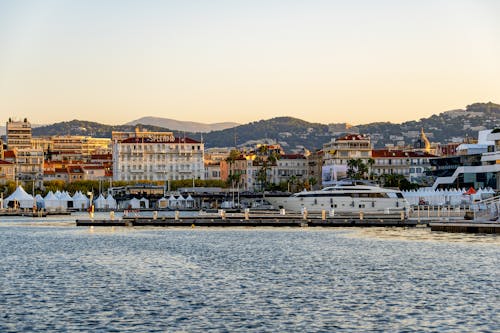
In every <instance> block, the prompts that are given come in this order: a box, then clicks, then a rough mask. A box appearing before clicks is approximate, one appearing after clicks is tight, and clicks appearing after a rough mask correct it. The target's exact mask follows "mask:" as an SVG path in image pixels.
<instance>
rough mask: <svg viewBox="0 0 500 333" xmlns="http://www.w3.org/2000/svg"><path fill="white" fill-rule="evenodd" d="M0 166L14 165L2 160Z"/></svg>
mask: <svg viewBox="0 0 500 333" xmlns="http://www.w3.org/2000/svg"><path fill="white" fill-rule="evenodd" d="M0 164H2V165H14V163H11V162H7V161H4V160H0Z"/></svg>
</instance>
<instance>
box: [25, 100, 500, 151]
mask: <svg viewBox="0 0 500 333" xmlns="http://www.w3.org/2000/svg"><path fill="white" fill-rule="evenodd" d="M142 127H143V128H144V129H147V130H151V131H165V130H170V129H168V128H163V127H160V126H152V125H143V126H142ZM495 127H500V105H498V104H494V103H475V104H471V105H468V106H467V107H466V108H465V109H464V110H452V111H447V112H443V113H440V114H438V115H433V116H431V117H428V118H422V119H420V120H414V121H408V122H404V123H401V124H394V123H390V122H377V123H370V124H364V125H357V126H354V127H349V126H348V125H346V124H328V125H325V124H318V123H309V122H307V121H304V120H300V119H296V118H291V117H278V118H272V119H268V120H260V121H255V122H252V123H248V124H245V125H239V126H236V127H233V128H229V129H224V130H219V131H211V132H208V133H203V134H201V133H199V132H188V131H179V130H177V131H173V132H174V135H177V136H179V135H186V136H189V137H191V138H193V139H197V140H200V138H201V137H203V141H204V142H205V146H206V147H207V148H211V147H234V146H235V145H237V146H239V147H241V146H253V145H254V144H255V143H259V142H279V143H280V144H281V145H282V146H283V147H284V149H285V150H286V151H287V152H291V151H293V150H300V149H302V148H307V149H310V150H314V149H320V148H321V147H322V145H323V143H326V142H328V141H330V140H331V139H332V138H333V137H336V136H338V135H341V134H342V133H347V132H354V133H363V134H369V135H370V136H371V138H372V141H373V143H374V146H375V147H384V146H385V145H387V144H412V143H413V142H414V141H415V139H416V138H417V137H418V136H419V133H420V130H421V129H422V128H423V129H424V131H425V133H426V135H427V137H428V138H429V140H430V141H431V142H441V143H446V142H451V141H457V140H460V139H461V138H464V137H465V136H469V137H477V132H478V131H479V130H483V129H489V128H495ZM134 129H135V125H120V126H111V125H102V124H98V123H94V122H88V121H79V120H73V121H70V122H62V123H57V124H53V125H49V126H42V127H39V128H35V129H33V135H35V136H48V135H66V134H71V135H88V136H94V137H111V131H133V130H134Z"/></svg>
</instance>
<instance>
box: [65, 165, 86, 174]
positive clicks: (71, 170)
mask: <svg viewBox="0 0 500 333" xmlns="http://www.w3.org/2000/svg"><path fill="white" fill-rule="evenodd" d="M68 172H69V173H83V169H82V167H81V166H75V165H72V166H69V167H68Z"/></svg>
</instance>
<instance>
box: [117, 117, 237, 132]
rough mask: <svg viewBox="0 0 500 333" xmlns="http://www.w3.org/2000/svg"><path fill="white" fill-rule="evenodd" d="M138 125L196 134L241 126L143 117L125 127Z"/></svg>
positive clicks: (226, 123) (229, 123)
mask: <svg viewBox="0 0 500 333" xmlns="http://www.w3.org/2000/svg"><path fill="white" fill-rule="evenodd" d="M137 124H142V125H149V126H158V127H163V128H170V129H172V130H176V131H186V132H195V133H206V132H211V131H221V130H225V129H227V128H231V127H235V126H238V125H239V124H238V123H231V122H224V123H213V124H204V123H198V122H194V121H180V120H174V119H168V118H161V117H142V118H139V119H137V120H133V121H131V122H128V123H126V124H124V125H137Z"/></svg>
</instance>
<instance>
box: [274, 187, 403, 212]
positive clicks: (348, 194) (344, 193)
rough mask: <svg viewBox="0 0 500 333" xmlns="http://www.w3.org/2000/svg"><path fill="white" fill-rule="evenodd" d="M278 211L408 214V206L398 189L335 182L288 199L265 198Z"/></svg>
mask: <svg viewBox="0 0 500 333" xmlns="http://www.w3.org/2000/svg"><path fill="white" fill-rule="evenodd" d="M266 199H267V200H268V201H269V202H270V203H271V204H272V205H274V207H277V208H279V209H285V210H286V211H292V212H304V210H306V211H307V212H308V213H320V212H322V211H323V210H325V211H329V212H333V213H334V214H337V213H339V214H342V213H348V214H353V213H357V214H359V213H360V212H364V213H381V214H396V213H400V212H404V213H405V215H407V214H408V212H409V209H410V205H409V203H408V201H407V200H406V199H405V198H404V197H403V194H402V193H401V191H399V190H394V189H388V188H383V187H380V186H378V185H375V184H373V183H369V182H366V181H357V180H352V181H351V180H350V181H339V182H337V183H336V184H334V185H333V186H328V187H325V188H323V189H321V190H317V191H302V192H298V193H294V194H292V195H289V196H267V197H266Z"/></svg>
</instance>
